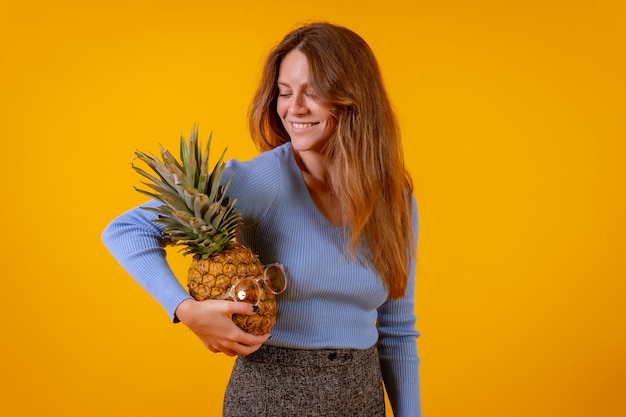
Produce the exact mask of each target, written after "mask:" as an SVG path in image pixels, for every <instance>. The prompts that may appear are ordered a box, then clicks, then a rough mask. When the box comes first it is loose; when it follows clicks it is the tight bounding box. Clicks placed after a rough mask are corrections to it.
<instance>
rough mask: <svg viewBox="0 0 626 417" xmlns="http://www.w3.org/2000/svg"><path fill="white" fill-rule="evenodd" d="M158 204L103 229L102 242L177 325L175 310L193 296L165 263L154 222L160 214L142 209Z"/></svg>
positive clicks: (117, 220)
mask: <svg viewBox="0 0 626 417" xmlns="http://www.w3.org/2000/svg"><path fill="white" fill-rule="evenodd" d="M159 205H161V203H160V202H158V201H150V202H148V203H146V204H143V205H141V206H139V207H135V208H133V209H132V210H129V211H127V212H126V213H123V214H122V215H120V216H119V217H117V218H116V219H114V220H113V221H112V222H111V223H109V225H108V226H107V227H106V228H105V229H104V232H103V233H102V241H103V243H104V245H105V246H106V248H107V249H108V250H109V252H110V253H111V255H113V257H114V258H115V260H117V262H119V264H120V265H121V266H122V267H123V268H124V269H125V270H126V272H128V274H129V275H130V276H131V277H133V278H134V279H135V281H137V282H138V283H139V285H141V287H143V289H144V290H146V291H147V292H148V293H149V294H150V295H151V296H152V297H153V298H154V299H155V300H156V301H157V302H158V303H159V304H160V305H161V306H162V307H163V308H164V309H165V311H166V312H167V313H168V314H169V316H170V318H171V319H172V320H173V321H174V322H177V321H178V319H177V318H176V316H175V314H174V313H175V311H176V308H177V307H178V305H179V304H180V303H181V302H182V301H183V300H185V299H187V298H191V297H190V295H189V294H188V293H187V291H186V290H185V288H183V286H182V285H181V284H180V282H179V281H178V280H177V279H176V276H175V275H174V273H173V272H172V269H171V268H170V266H169V264H168V263H167V261H166V258H165V249H164V241H163V238H162V233H161V232H162V229H161V227H162V226H161V225H160V224H159V223H155V222H153V221H152V220H154V219H156V218H157V216H158V215H157V214H156V213H153V212H150V211H147V210H144V209H143V208H142V207H158V206H159Z"/></svg>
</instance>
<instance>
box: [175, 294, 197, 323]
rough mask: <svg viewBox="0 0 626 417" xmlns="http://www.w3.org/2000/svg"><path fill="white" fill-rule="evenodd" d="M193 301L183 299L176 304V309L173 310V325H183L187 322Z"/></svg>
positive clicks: (191, 299)
mask: <svg viewBox="0 0 626 417" xmlns="http://www.w3.org/2000/svg"><path fill="white" fill-rule="evenodd" d="M194 301H195V300H194V299H193V298H185V299H184V300H183V301H181V302H180V304H178V307H176V310H174V323H178V322H182V323H185V322H186V321H187V318H188V313H189V310H190V309H191V306H192V304H193V302H194Z"/></svg>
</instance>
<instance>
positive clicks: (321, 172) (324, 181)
mask: <svg viewBox="0 0 626 417" xmlns="http://www.w3.org/2000/svg"><path fill="white" fill-rule="evenodd" d="M294 155H295V158H296V163H297V164H298V168H300V171H301V172H302V175H303V177H304V179H305V182H306V184H307V186H308V187H309V188H313V189H315V190H319V191H330V189H331V186H330V180H329V175H328V167H327V165H326V159H325V157H324V155H322V154H320V153H318V152H297V151H294Z"/></svg>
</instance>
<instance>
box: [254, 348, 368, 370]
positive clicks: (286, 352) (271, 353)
mask: <svg viewBox="0 0 626 417" xmlns="http://www.w3.org/2000/svg"><path fill="white" fill-rule="evenodd" d="M377 357H378V349H377V348H376V346H375V345H374V346H372V347H370V348H368V349H292V348H284V347H277V346H267V345H263V346H261V348H260V349H259V350H257V351H256V352H254V353H251V354H250V355H248V356H245V357H243V358H245V360H250V361H253V362H272V363H276V364H280V365H282V366H304V367H307V366H337V365H340V364H354V363H359V362H364V361H365V362H370V361H371V360H372V359H374V360H376V359H377Z"/></svg>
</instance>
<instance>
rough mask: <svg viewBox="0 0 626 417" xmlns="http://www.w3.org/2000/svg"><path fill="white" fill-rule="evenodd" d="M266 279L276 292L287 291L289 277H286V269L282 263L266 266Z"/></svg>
mask: <svg viewBox="0 0 626 417" xmlns="http://www.w3.org/2000/svg"><path fill="white" fill-rule="evenodd" d="M265 279H266V281H265V282H266V283H267V285H268V286H269V287H270V289H271V290H272V291H273V292H275V293H276V294H279V293H281V292H283V291H285V287H286V286H287V277H285V270H284V269H283V267H282V265H278V264H272V265H268V266H267V267H265Z"/></svg>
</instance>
